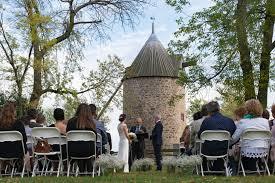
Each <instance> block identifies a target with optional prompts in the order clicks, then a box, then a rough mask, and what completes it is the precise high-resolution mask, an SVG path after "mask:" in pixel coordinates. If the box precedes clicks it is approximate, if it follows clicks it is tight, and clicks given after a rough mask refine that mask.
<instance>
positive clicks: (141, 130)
mask: <svg viewBox="0 0 275 183" xmlns="http://www.w3.org/2000/svg"><path fill="white" fill-rule="evenodd" d="M142 124H143V121H142V119H141V118H137V119H136V125H135V126H132V127H131V129H130V132H133V133H135V134H137V137H138V141H137V142H133V143H132V160H133V161H134V160H135V159H141V158H144V149H145V142H144V137H143V136H142V134H145V133H146V128H145V127H144V126H143V125H142Z"/></svg>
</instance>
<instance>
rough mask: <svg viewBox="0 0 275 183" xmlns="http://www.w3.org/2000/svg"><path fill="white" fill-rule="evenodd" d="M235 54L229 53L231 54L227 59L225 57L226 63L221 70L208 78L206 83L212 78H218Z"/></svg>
mask: <svg viewBox="0 0 275 183" xmlns="http://www.w3.org/2000/svg"><path fill="white" fill-rule="evenodd" d="M235 54H236V51H233V52H231V54H230V55H229V57H227V60H226V62H225V63H224V64H223V66H222V68H221V69H220V70H219V71H218V72H217V73H216V74H214V75H213V76H211V77H210V78H207V81H210V80H212V79H214V78H216V77H217V76H219V75H220V74H221V73H222V72H223V70H224V69H225V67H226V66H227V65H228V63H229V62H230V61H231V60H232V58H233V57H234V55H235Z"/></svg>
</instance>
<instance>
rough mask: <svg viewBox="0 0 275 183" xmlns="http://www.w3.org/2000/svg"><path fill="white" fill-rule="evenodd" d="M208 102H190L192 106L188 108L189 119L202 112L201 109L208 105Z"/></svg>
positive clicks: (198, 100)
mask: <svg viewBox="0 0 275 183" xmlns="http://www.w3.org/2000/svg"><path fill="white" fill-rule="evenodd" d="M206 103H207V101H205V100H203V99H198V98H196V99H194V100H191V101H190V106H189V108H188V112H187V115H188V117H189V119H191V118H192V115H193V114H195V113H196V112H199V111H201V107H202V106H203V105H204V104H206Z"/></svg>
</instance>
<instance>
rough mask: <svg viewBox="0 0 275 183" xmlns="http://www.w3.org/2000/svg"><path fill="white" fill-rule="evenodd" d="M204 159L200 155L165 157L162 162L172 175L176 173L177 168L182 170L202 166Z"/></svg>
mask: <svg viewBox="0 0 275 183" xmlns="http://www.w3.org/2000/svg"><path fill="white" fill-rule="evenodd" d="M201 162H202V158H201V157H200V156H198V155H193V156H179V157H173V156H172V157H171V156H170V157H164V158H163V160H162V164H163V166H166V167H167V171H168V172H170V173H172V172H175V171H176V168H180V169H182V170H184V169H187V168H190V167H195V166H196V165H200V163H201Z"/></svg>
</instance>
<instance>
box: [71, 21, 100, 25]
mask: <svg viewBox="0 0 275 183" xmlns="http://www.w3.org/2000/svg"><path fill="white" fill-rule="evenodd" d="M101 22H102V20H94V21H80V22H75V23H74V25H78V24H98V23H101Z"/></svg>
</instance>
